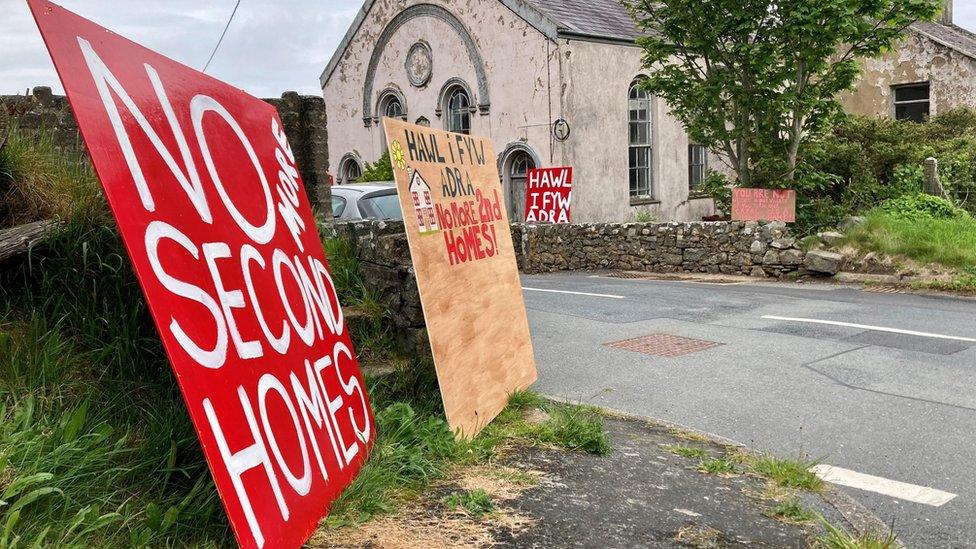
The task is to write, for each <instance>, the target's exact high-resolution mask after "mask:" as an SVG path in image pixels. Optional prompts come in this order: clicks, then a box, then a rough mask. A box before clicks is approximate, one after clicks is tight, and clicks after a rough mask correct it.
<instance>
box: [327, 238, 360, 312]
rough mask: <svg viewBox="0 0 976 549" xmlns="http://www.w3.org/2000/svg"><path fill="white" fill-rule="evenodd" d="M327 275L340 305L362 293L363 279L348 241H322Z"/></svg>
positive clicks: (337, 239) (338, 239)
mask: <svg viewBox="0 0 976 549" xmlns="http://www.w3.org/2000/svg"><path fill="white" fill-rule="evenodd" d="M322 244H323V247H324V248H325V257H326V259H327V260H328V262H329V273H330V274H331V275H332V282H333V283H334V284H335V288H336V293H337V294H338V295H339V302H340V303H347V302H349V301H350V300H351V299H354V298H356V297H357V296H358V295H359V294H360V293H361V291H362V287H363V278H362V274H361V273H360V266H359V259H358V258H357V257H356V252H355V250H353V248H352V245H351V244H349V241H348V240H346V239H344V238H327V239H325V240H323V241H322Z"/></svg>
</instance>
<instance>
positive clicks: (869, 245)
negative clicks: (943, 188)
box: [843, 212, 976, 278]
mask: <svg viewBox="0 0 976 549" xmlns="http://www.w3.org/2000/svg"><path fill="white" fill-rule="evenodd" d="M843 243H844V244H849V245H851V246H854V247H855V248H858V249H861V250H865V251H869V252H878V253H883V254H886V255H897V256H904V257H907V258H909V259H911V260H913V261H916V262H918V263H921V264H929V263H938V264H940V265H944V266H946V267H952V268H956V269H967V268H972V267H973V266H976V219H974V218H973V217H971V216H960V217H956V218H951V219H905V218H902V217H898V216H894V215H890V214H886V213H883V212H873V213H871V214H870V215H869V216H868V218H867V221H866V222H865V223H864V224H863V225H860V226H858V227H856V228H854V229H852V230H851V231H850V232H849V233H848V234H847V235H846V236H845V238H844V241H843ZM974 278H976V277H974Z"/></svg>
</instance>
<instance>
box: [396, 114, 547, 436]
mask: <svg viewBox="0 0 976 549" xmlns="http://www.w3.org/2000/svg"><path fill="white" fill-rule="evenodd" d="M384 123H385V125H386V135H387V140H388V141H389V147H390V155H391V159H392V161H393V173H394V176H395V178H396V184H397V193H398V195H399V197H400V206H401V207H402V208H403V214H404V215H403V217H404V223H405V225H406V230H407V240H408V241H409V243H410V253H411V256H412V257H413V265H414V270H415V272H416V275H417V286H418V287H419V288H420V299H421V301H422V302H423V308H424V317H425V318H426V320H427V332H428V334H429V336H430V344H431V348H432V350H433V353H434V363H435V366H436V368H437V379H438V381H439V382H440V388H441V396H442V398H443V399H444V410H445V412H446V413H447V420H448V423H449V424H450V425H451V428H452V429H454V430H455V431H456V432H459V434H460V435H461V436H463V437H465V438H471V437H474V436H475V435H477V434H478V432H480V431H481V429H483V428H484V427H485V426H486V425H487V424H488V423H489V422H490V421H491V420H492V419H494V418H495V416H497V415H498V413H499V412H501V411H502V409H504V408H505V405H506V404H507V403H508V397H509V395H510V394H511V393H513V392H515V391H517V390H521V389H525V388H526V387H528V386H529V385H531V384H532V383H533V382H534V381H535V380H536V370H535V359H534V357H533V354H532V341H531V339H530V338H529V325H528V320H527V318H526V315H525V303H524V302H523V301H522V286H521V282H520V280H519V273H518V267H517V265H516V261H515V249H514V247H513V245H512V235H511V232H510V228H509V221H508V216H507V214H506V211H505V203H504V199H503V198H502V197H503V194H502V189H501V185H500V183H499V178H498V169H497V167H496V166H495V154H494V152H493V151H492V148H491V142H490V141H489V140H487V139H483V138H480V137H473V136H467V135H460V134H454V133H448V132H444V131H440V130H435V129H432V128H428V127H423V126H416V125H413V124H407V123H405V122H401V121H399V120H393V119H390V118H387V119H385V120H384Z"/></svg>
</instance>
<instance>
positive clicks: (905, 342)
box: [522, 274, 976, 548]
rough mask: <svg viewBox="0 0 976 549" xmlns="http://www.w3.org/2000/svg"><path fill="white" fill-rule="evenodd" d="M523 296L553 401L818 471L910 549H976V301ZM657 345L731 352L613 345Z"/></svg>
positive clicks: (789, 288) (830, 293)
mask: <svg viewBox="0 0 976 549" xmlns="http://www.w3.org/2000/svg"><path fill="white" fill-rule="evenodd" d="M522 282H523V286H524V287H525V288H526V290H525V302H526V306H527V307H528V314H529V322H530V325H531V328H532V336H533V341H534V345H535V354H536V360H537V363H538V367H539V382H538V383H537V385H536V386H535V389H536V390H537V391H539V392H542V393H544V394H547V395H550V396H555V397H560V398H568V399H571V400H574V401H581V402H584V403H590V404H595V405H599V406H604V407H607V408H612V409H617V410H621V411H625V412H629V413H632V414H636V415H641V416H646V417H650V418H656V419H663V420H667V421H672V422H675V423H678V424H681V425H685V426H688V427H692V428H695V429H700V430H703V431H707V432H711V433H714V434H717V435H720V436H724V437H727V438H731V439H734V440H737V441H739V442H742V443H744V444H746V445H748V446H750V447H752V448H756V449H760V450H766V451H769V452H772V453H775V454H777V455H779V456H781V457H798V456H801V455H803V456H809V457H812V458H815V459H817V460H818V461H819V462H821V463H823V464H825V465H829V466H833V467H834V469H830V470H827V469H824V470H823V471H822V472H824V473H825V474H827V473H829V474H830V475H831V479H833V480H835V481H837V482H839V483H841V484H844V485H845V486H846V487H845V488H843V489H844V490H845V491H847V492H848V493H849V494H850V495H852V496H853V497H855V498H856V499H858V500H859V501H861V502H862V503H864V504H865V505H866V506H867V507H868V508H870V509H872V510H873V511H874V512H875V513H876V514H877V515H878V516H879V517H880V518H881V519H882V520H884V521H885V522H887V523H889V524H891V523H893V524H894V527H895V529H896V531H897V532H899V534H900V535H901V537H902V540H903V541H904V542H905V543H906V544H907V545H908V546H909V547H919V548H941V547H947V548H948V547H952V548H957V547H973V548H976V300H972V299H964V298H953V297H941V296H922V295H911V294H881V293H871V292H866V291H863V290H861V289H858V288H855V287H847V286H839V285H830V284H782V283H764V282H757V283H739V284H704V283H696V282H683V281H670V280H669V281H664V280H626V279H615V278H608V277H603V276H591V275H585V274H572V275H546V276H523V279H522ZM584 294H596V295H584ZM650 334H667V335H673V336H681V337H685V338H691V339H695V340H701V341H705V342H711V343H716V344H719V345H715V346H711V347H708V346H706V345H705V344H701V345H693V349H691V350H692V352H691V353H690V354H687V355H683V356H671V357H662V356H651V355H647V354H643V353H640V352H635V351H632V350H624V349H618V348H612V347H608V346H607V345H606V344H607V343H611V342H616V341H621V340H628V339H631V338H638V337H641V336H646V335H650ZM652 343H653V345H652V346H653V347H654V348H653V349H651V350H652V351H653V352H657V353H659V354H660V353H664V354H668V353H675V352H680V351H681V348H680V347H679V346H676V345H675V344H673V343H674V342H672V343H671V344H669V342H664V343H663V344H662V342H652ZM692 343H693V342H692ZM662 345H663V346H662ZM704 347H708V348H704ZM838 468H839V469H838ZM851 485H853V486H856V488H852V487H849V486H851Z"/></svg>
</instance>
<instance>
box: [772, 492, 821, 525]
mask: <svg viewBox="0 0 976 549" xmlns="http://www.w3.org/2000/svg"><path fill="white" fill-rule="evenodd" d="M767 514H768V515H769V516H771V517H773V518H775V519H779V520H782V521H783V522H788V523H793V524H802V523H806V522H811V521H813V520H815V519H816V518H817V515H815V514H814V513H813V512H811V511H809V510H807V509H806V508H804V507H803V504H802V503H801V502H800V500H799V498H796V497H790V498H787V499H785V500H783V501H781V502H780V503H778V504H776V505H775V506H773V507H772V508H771V509H769V511H768V513H767Z"/></svg>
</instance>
